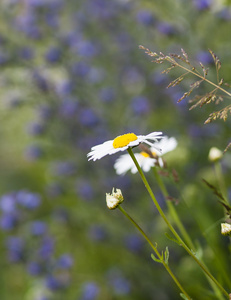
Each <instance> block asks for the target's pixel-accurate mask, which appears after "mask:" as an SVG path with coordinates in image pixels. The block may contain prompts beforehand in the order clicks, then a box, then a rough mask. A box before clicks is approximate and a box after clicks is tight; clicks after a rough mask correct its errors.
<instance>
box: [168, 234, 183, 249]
mask: <svg viewBox="0 0 231 300" xmlns="http://www.w3.org/2000/svg"><path fill="white" fill-rule="evenodd" d="M165 235H166V237H167V238H168V239H169V240H170V241H173V242H174V243H177V244H178V245H180V246H181V244H180V242H179V241H178V240H177V239H175V238H174V237H172V236H171V235H170V234H168V233H167V232H166V233H165Z"/></svg>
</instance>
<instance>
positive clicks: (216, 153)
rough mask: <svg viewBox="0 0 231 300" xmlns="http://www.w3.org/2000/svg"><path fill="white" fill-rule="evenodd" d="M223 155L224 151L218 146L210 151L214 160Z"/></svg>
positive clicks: (211, 158)
mask: <svg viewBox="0 0 231 300" xmlns="http://www.w3.org/2000/svg"><path fill="white" fill-rule="evenodd" d="M222 156H223V153H222V151H221V150H219V149H218V148H216V147H212V148H211V149H210V151H209V160H210V161H212V162H214V161H217V160H219V159H221V158H222Z"/></svg>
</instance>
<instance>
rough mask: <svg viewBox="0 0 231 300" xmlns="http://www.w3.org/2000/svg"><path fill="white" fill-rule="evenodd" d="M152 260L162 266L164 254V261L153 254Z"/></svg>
mask: <svg viewBox="0 0 231 300" xmlns="http://www.w3.org/2000/svg"><path fill="white" fill-rule="evenodd" d="M151 258H152V259H153V260H154V261H156V262H158V263H161V264H162V263H163V254H162V259H159V258H156V257H155V255H154V254H153V253H152V254H151Z"/></svg>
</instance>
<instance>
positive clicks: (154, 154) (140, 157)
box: [114, 136, 177, 175]
mask: <svg viewBox="0 0 231 300" xmlns="http://www.w3.org/2000/svg"><path fill="white" fill-rule="evenodd" d="M176 146H177V141H176V139H175V138H174V137H171V138H168V137H167V136H164V137H163V138H162V139H161V140H160V141H159V142H156V143H154V144H153V146H152V147H151V148H150V149H147V150H148V151H142V152H140V153H135V154H134V155H135V158H136V160H137V162H138V164H139V165H140V167H141V168H142V170H143V171H144V172H148V171H149V170H150V169H151V168H152V167H154V166H155V164H158V165H159V166H160V167H163V166H164V163H163V160H162V158H161V156H162V155H164V154H166V153H167V152H170V151H172V150H174V149H175V148H176ZM160 149H161V150H160ZM114 168H115V170H116V173H117V174H118V175H122V174H125V173H126V172H127V171H129V170H131V173H133V174H134V173H136V172H137V168H136V166H135V164H134V162H133V160H132V158H131V157H130V155H129V154H123V155H121V156H120V157H119V158H118V159H117V160H116V162H115V165H114Z"/></svg>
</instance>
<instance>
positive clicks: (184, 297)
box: [180, 293, 188, 300]
mask: <svg viewBox="0 0 231 300" xmlns="http://www.w3.org/2000/svg"><path fill="white" fill-rule="evenodd" d="M180 296H181V298H183V299H185V300H188V297H187V296H186V295H185V294H183V293H180Z"/></svg>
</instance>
